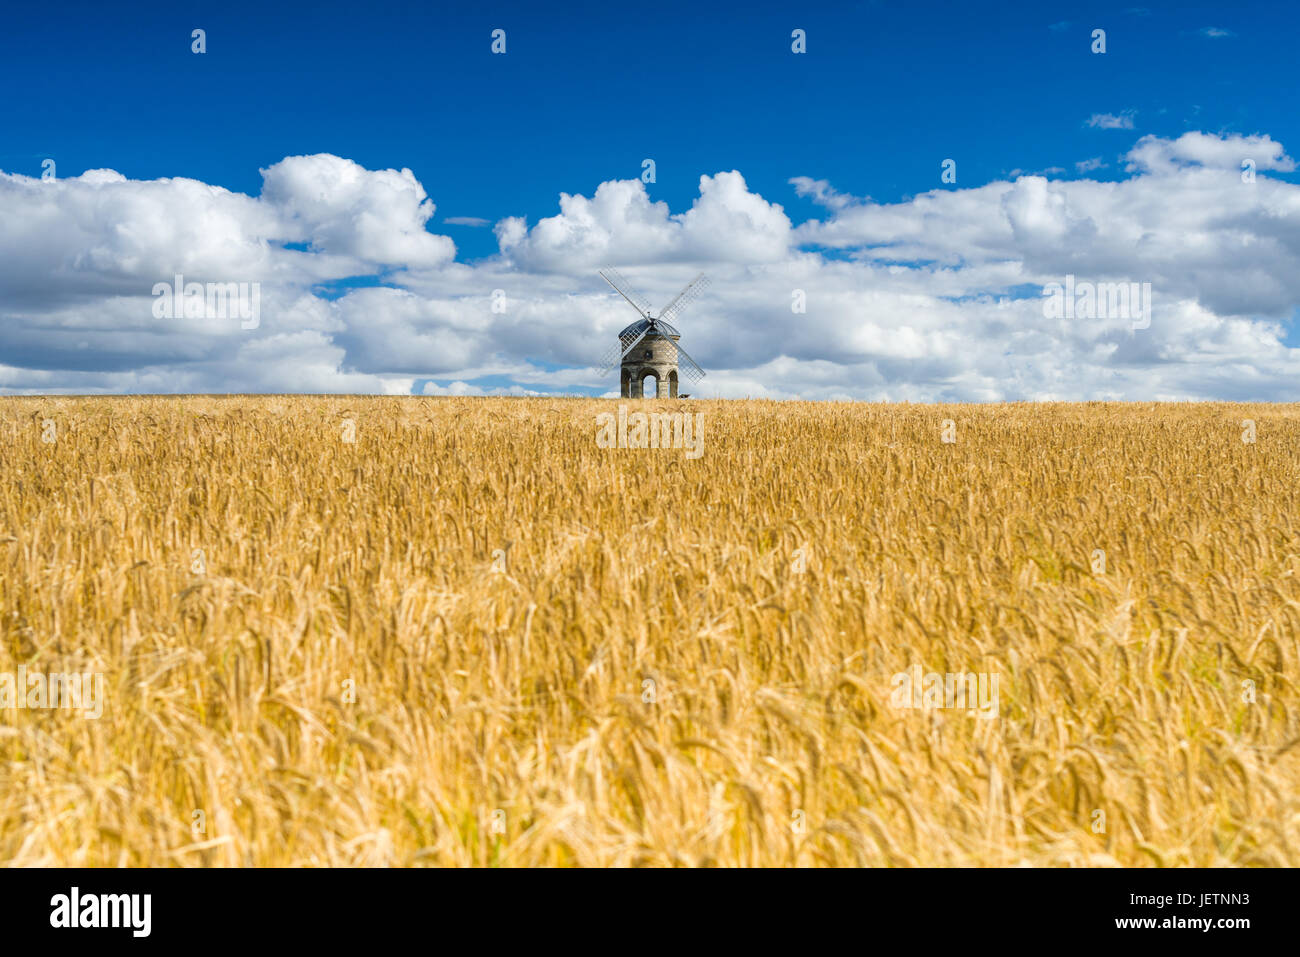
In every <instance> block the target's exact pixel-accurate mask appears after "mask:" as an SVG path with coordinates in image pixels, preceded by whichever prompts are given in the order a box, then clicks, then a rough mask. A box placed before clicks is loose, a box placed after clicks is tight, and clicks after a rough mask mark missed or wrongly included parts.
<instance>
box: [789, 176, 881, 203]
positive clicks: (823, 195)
mask: <svg viewBox="0 0 1300 957" xmlns="http://www.w3.org/2000/svg"><path fill="white" fill-rule="evenodd" d="M790 185H791V186H793V187H794V191H795V194H796V195H798V196H805V197H809V198H811V199H812V201H813V202H814V203H817V204H818V205H819V206H825V207H826V208H827V209H836V210H839V209H843V208H844V207H845V206H848V205H849V204H851V203H853V202H854V201H855V200H854V198H853V197H852V196H845V195H844V194H843V193H837V192H836V191H835V190H834V189H833V188H832V187H831V184H830V183H828V182H827V181H826V180H824V179H812V178H810V177H808V176H795V177H793V178H792V179H791V180H790ZM867 198H870V197H867Z"/></svg>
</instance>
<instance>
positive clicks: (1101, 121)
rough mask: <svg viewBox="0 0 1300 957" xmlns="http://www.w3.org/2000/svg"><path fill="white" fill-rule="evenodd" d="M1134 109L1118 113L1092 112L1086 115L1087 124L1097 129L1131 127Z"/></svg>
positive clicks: (1125, 128) (1127, 128)
mask: <svg viewBox="0 0 1300 957" xmlns="http://www.w3.org/2000/svg"><path fill="white" fill-rule="evenodd" d="M1134 115H1135V111H1134V110H1125V111H1124V112H1123V113H1120V114H1118V115H1116V114H1114V113H1094V114H1092V116H1090V117H1088V122H1087V125H1088V126H1091V127H1093V128H1094V129H1099V130H1131V129H1133V117H1134Z"/></svg>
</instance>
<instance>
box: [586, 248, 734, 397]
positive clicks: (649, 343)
mask: <svg viewBox="0 0 1300 957" xmlns="http://www.w3.org/2000/svg"><path fill="white" fill-rule="evenodd" d="M600 278H602V279H604V280H605V282H607V283H609V284H610V285H611V286H613V287H614V291H615V292H617V293H618V294H619V295H620V296H622V297H623V298H624V299H626V300H627V301H628V303H629V304H630V305H631V306H632V308H633V309H635V310H636V311H637V315H638V316H639V317H640V318H638V319H637V321H636V322H634V323H632V325H630V326H628V327H627V328H625V329H624V330H623V331H622V332H620V333H619V334H618V342H617V343H616V344H615V345H613V346H611V347H610V350H609V351H608V352H607V353H605V355H604V357H603V358H602V359H601V361H600V366H599V367H598V368H599V373H600V375H605V374H606V373H607V372H609V370H610V369H612V368H614V366H616V365H622V372H621V374H620V376H619V378H620V381H621V391H620V394H621V395H622V396H623V398H625V399H640V398H643V391H644V384H645V380H646V377H647V376H654V377H655V383H656V386H657V388H656V395H654V396H651V398H660V399H675V398H677V372H678V365H679V364H680V366H681V373H682V375H684V376H686V378H688V379H690V380H691V381H692V382H699V381H700V379H702V378H704V370H703V369H701V368H700V366H699V363H697V362H696V361H695V360H694V359H692V358H691V357H690V356H689V355H687V354H686V350H685V349H683V348H682V347H681V346H679V345H678V344H677V340H678V339H680V338H681V337H682V334H681V333H680V332H678V331H677V329H676V328H675V327H673V326H672V325H670V324H669V320H671V319H676V318H677V316H678V315H680V314H681V311H682V310H683V309H685V308H686V306H687V305H689V304H690V303H691V301H692V300H694V299H695V297H696V296H698V295H699V294H700V292H701V291H703V290H704V288H705V287H706V286H708V284H709V278H708V277H707V276H705V275H704V273H700V274H699V275H698V276H696V277H695V278H694V279H692V280H691V281H690V282H689V283H687V285H686V288H685V289H683V290H682V291H681V292H679V293H678V294H677V298H676V299H674V300H673V301H672V302H670V303H669V304H668V305H666V306H664V308H663V309H662V310H660V312H659V315H658V316H652V315H650V306H649V303H647V302H646V300H645V299H644V298H643V297H641V296H639V295H637V293H635V292H634V291H633V290H632V287H631V285H630V284H629V283H628V281H627V280H626V279H624V278H623V277H622V275H620V273H619V272H618V270H617V269H614V268H612V267H610V266H606V267H605V268H604V269H602V270H601V271H600Z"/></svg>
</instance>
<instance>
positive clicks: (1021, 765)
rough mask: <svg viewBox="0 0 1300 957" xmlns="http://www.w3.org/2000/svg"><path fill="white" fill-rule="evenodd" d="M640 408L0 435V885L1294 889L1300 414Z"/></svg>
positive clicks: (82, 414)
mask: <svg viewBox="0 0 1300 957" xmlns="http://www.w3.org/2000/svg"><path fill="white" fill-rule="evenodd" d="M625 403H626V404H627V406H628V409H629V411H630V412H636V411H638V410H641V411H648V410H659V411H665V412H673V411H683V410H689V411H690V412H693V413H701V414H702V416H701V419H700V424H701V428H702V430H703V431H702V445H701V447H700V452H701V454H700V455H699V457H698V458H691V457H688V456H687V454H686V453H685V451H684V450H683V449H680V448H679V449H663V448H660V449H653V448H647V449H634V448H617V447H615V448H601V447H599V446H598V443H597V441H596V436H597V429H598V426H597V415H598V414H599V413H603V412H615V411H616V409H617V406H618V404H619V403H618V401H617V400H579V399H571V400H563V399H556V400H542V399H415V398H349V397H337V398H335V397H331V398H320V397H266V398H261V397H249V398H244V397H232V398H209V397H183V398H104V399H100V398H66V399H61V398H23V399H4V400H0V480H2V481H0V620H2V621H3V641H2V642H0V659H2V660H0V672H3V673H7V674H9V675H13V676H17V675H18V674H19V669H20V668H21V669H23V673H24V674H26V675H31V674H33V673H40V674H47V675H49V674H77V675H80V674H100V675H102V691H103V696H102V698H103V700H102V701H100V702H99V704H100V705H101V706H102V708H101V709H100V710H101V713H100V714H99V716H98V717H94V716H92V714H91V713H90V711H89V710H88V709H86V708H85V707H83V708H82V709H81V710H78V709H77V708H75V707H52V706H50V705H51V704H52V700H53V699H52V698H51V699H49V700H47V701H46V702H45V705H46V706H44V707H42V706H39V701H38V706H35V707H33V706H31V705H30V704H29V702H28V700H26V698H25V697H24V695H25V690H26V689H25V687H21V686H19V684H18V683H17V678H16V677H15V678H13V679H10V686H11V690H13V691H14V693H11V694H10V695H9V696H8V698H7V700H6V701H5V702H4V707H3V708H0V862H3V863H5V864H10V865H92V866H98V865H103V866H117V865H153V866H237V865H258V866H268V865H294V866H296V865H306V866H314V865H395V866H408V865H451V866H530V865H581V866H607V865H670V866H754V865H761V866H788V865H797V866H893V867H900V866H913V865H995V866H997V865H1018V864H1032V865H1060V866H1101V865H1127V866H1175V865H1197V866H1222V865H1227V866H1235V865H1242V866H1283V865H1289V866H1294V865H1296V864H1300V852H1298V849H1300V696H1298V695H1297V691H1296V682H1297V674H1298V665H1297V661H1298V660H1300V646H1298V644H1297V634H1300V582H1298V581H1297V569H1298V568H1300V537H1298V536H1300V410H1298V409H1297V408H1296V407H1292V406H1284V405H1227V404H1210V405H1152V404H1140V405H1107V404H1086V405H1085V404H1077V405H1066V404H1063V405H983V406H975V405H969V406H965V405H963V406H955V405H954V406H909V405H872V404H850V403H845V404H814V403H799V402H786V403H776V402H758V401H749V402H724V401H697V400H693V399H692V400H684V401H671V402H670V401H663V402H659V401H635V400H625ZM945 420H948V421H947V422H946V423H945ZM1246 420H1250V422H1253V426H1252V425H1250V424H1247V421H1246ZM945 439H951V440H952V441H945ZM931 673H935V674H938V675H940V676H943V675H945V674H961V675H972V676H976V678H978V680H980V681H983V682H984V687H985V690H987V691H990V692H996V693H995V694H993V695H992V696H991V697H985V698H981V699H980V701H978V702H972V701H971V700H965V701H964V702H963V701H962V700H961V699H960V697H959V698H958V699H953V698H952V696H951V695H949V696H947V697H944V695H942V694H938V695H936V696H934V697H931V696H930V695H929V693H928V692H929V690H931V686H930V684H929V682H928V681H927V682H926V692H925V693H924V694H923V693H922V689H921V688H920V687H919V686H918V687H917V688H916V689H915V691H908V692H905V693H900V692H899V690H898V689H899V687H900V685H899V681H900V678H899V676H911V675H914V674H915V675H918V676H919V675H922V674H924V675H929V674H931ZM958 691H960V683H958ZM20 699H21V700H20ZM83 705H84V702H83ZM977 705H982V707H980V706H977Z"/></svg>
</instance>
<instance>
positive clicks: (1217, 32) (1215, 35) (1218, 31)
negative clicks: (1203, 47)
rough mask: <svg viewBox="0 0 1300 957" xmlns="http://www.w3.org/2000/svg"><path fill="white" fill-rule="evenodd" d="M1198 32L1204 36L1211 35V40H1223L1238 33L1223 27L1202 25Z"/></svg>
mask: <svg viewBox="0 0 1300 957" xmlns="http://www.w3.org/2000/svg"><path fill="white" fill-rule="evenodd" d="M1197 32H1198V33H1200V35H1201V36H1203V37H1209V38H1210V39H1211V40H1222V39H1224V38H1226V37H1235V36H1236V35H1237V34H1235V33H1233V32H1232V31H1231V30H1224V29H1223V28H1222V27H1201V29H1200V30H1198V31H1197Z"/></svg>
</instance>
